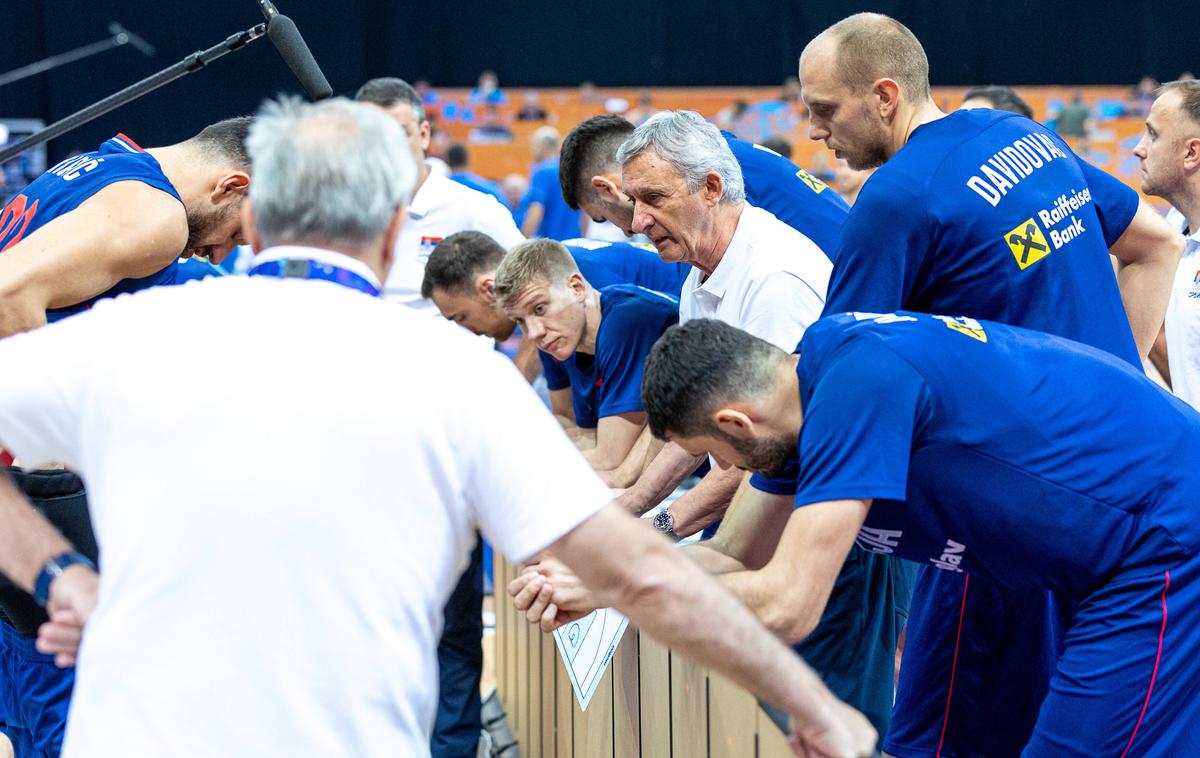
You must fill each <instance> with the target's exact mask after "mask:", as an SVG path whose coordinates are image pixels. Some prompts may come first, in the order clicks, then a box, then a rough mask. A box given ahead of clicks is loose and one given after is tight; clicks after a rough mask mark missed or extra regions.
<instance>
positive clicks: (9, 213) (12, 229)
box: [0, 195, 38, 253]
mask: <svg viewBox="0 0 1200 758" xmlns="http://www.w3.org/2000/svg"><path fill="white" fill-rule="evenodd" d="M37 208H38V201H37V200H34V201H33V205H29V198H27V197H25V196H24V195H17V196H16V197H14V198H13V199H12V202H11V203H9V204H8V205H7V206H5V208H4V212H3V213H0V253H2V252H4V251H5V250H7V249H9V248H10V247H12V246H13V245H15V244H17V243H18V242H20V241H21V238H22V237H24V236H25V230H26V229H28V228H29V223H30V222H31V221H33V215H34V214H35V213H37Z"/></svg>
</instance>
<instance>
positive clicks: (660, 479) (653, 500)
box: [616, 442, 704, 516]
mask: <svg viewBox="0 0 1200 758" xmlns="http://www.w3.org/2000/svg"><path fill="white" fill-rule="evenodd" d="M702 460H704V459H703V458H701V457H698V456H694V455H688V453H687V451H685V450H684V449H683V448H681V447H680V446H679V445H676V444H675V443H673V442H668V443H667V444H666V445H665V446H664V447H663V449H662V450H661V451H659V453H658V455H656V456H654V460H652V461H650V463H649V464H648V465H647V466H646V468H645V470H644V471H642V475H641V476H639V477H638V480H637V483H635V484H634V485H633V486H632V487H630V488H629V489H627V490H625V492H623V493H621V496H620V497H618V498H617V499H616V504H617V505H618V506H620V507H621V508H622V509H624V510H626V511H629V512H630V513H632V514H634V515H636V516H640V515H642V514H643V513H645V512H646V511H648V510H650V509H651V508H653V507H654V506H656V505H658V504H659V503H661V502H662V501H663V500H664V499H666V497H667V495H670V494H671V493H672V492H674V491H675V488H676V487H678V486H679V484H680V483H681V482H682V481H683V480H684V479H687V478H688V476H689V475H690V474H691V473H692V472H693V471H695V470H696V467H697V466H699V465H700V462H701V461H702Z"/></svg>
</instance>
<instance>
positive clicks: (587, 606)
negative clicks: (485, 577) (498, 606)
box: [508, 555, 599, 632]
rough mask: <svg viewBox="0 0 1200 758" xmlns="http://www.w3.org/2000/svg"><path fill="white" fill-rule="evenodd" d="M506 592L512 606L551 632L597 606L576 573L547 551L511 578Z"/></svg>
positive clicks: (544, 630)
mask: <svg viewBox="0 0 1200 758" xmlns="http://www.w3.org/2000/svg"><path fill="white" fill-rule="evenodd" d="M508 594H509V595H510V596H511V597H512V598H513V607H514V608H516V609H517V610H518V611H521V612H523V613H524V614H525V620H526V621H528V622H529V623H531V624H537V625H539V626H540V627H541V629H542V631H543V632H552V631H554V630H555V629H557V628H558V627H560V626H562V625H563V624H567V623H570V622H572V621H575V620H577V619H579V618H580V617H582V616H586V615H587V614H589V613H591V612H592V611H594V610H595V609H596V608H597V607H599V606H598V604H597V603H596V601H595V600H594V599H593V598H592V595H591V592H590V591H589V590H588V589H587V588H586V587H584V586H583V583H582V582H580V581H579V577H577V576H575V574H574V573H572V572H571V570H570V569H568V568H567V567H566V566H564V565H563V564H562V563H561V562H560V561H558V560H557V559H555V558H552V557H550V556H548V555H544V556H542V560H540V561H539V562H538V563H536V564H533V565H530V566H529V567H528V568H526V570H525V572H524V573H523V574H521V575H520V576H518V577H517V578H516V579H514V580H513V581H512V582H510V583H509V585H508Z"/></svg>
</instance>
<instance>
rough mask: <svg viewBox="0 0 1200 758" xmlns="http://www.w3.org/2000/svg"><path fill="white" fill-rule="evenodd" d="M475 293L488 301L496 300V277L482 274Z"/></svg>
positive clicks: (476, 283)
mask: <svg viewBox="0 0 1200 758" xmlns="http://www.w3.org/2000/svg"><path fill="white" fill-rule="evenodd" d="M475 291H476V292H478V293H479V294H480V295H483V297H484V298H485V299H487V300H495V299H496V275H495V274H494V273H493V274H490V275H489V274H480V275H479V278H478V279H477V280H476V282H475Z"/></svg>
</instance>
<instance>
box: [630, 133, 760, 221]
mask: <svg viewBox="0 0 1200 758" xmlns="http://www.w3.org/2000/svg"><path fill="white" fill-rule="evenodd" d="M651 148H653V149H654V152H656V153H658V157H660V158H662V159H663V160H665V161H666V162H668V163H670V164H671V165H672V166H674V167H675V169H676V170H677V171H678V172H679V173H680V174H682V175H683V177H684V179H686V180H687V184H688V189H689V190H691V191H692V192H695V191H696V190H698V189H700V188H701V187H702V186H704V181H705V179H706V178H707V177H708V173H709V172H710V171H715V172H716V173H717V175H718V176H720V177H721V181H722V183H723V184H724V186H725V190H724V192H723V193H722V194H721V201H722V202H724V203H728V204H730V205H735V204H737V203H740V202H742V201H744V200H745V199H746V187H745V184H744V182H743V181H742V168H741V166H739V165H738V162H737V159H736V158H734V157H733V151H732V150H730V149H729V144H728V143H727V142H725V138H724V137H722V136H721V132H720V131H719V130H718V129H717V127H715V126H713V125H712V124H710V123H708V122H707V121H705V120H704V117H703V116H701V115H700V114H699V113H696V112H695V111H662V112H660V113H655V114H654V115H653V116H651V117H650V118H649V119H648V120H647V121H646V123H644V124H642V125H641V126H639V127H638V128H637V129H634V130H633V134H631V135H629V139H627V140H625V142H624V143H623V144H622V145H621V147H620V149H618V150H617V163H619V164H621V166H622V167H624V166H626V165H628V164H629V162H630V161H632V160H633V159H634V158H636V157H638V156H639V155H641V154H642V153H644V152H646V151H647V150H649V149H651Z"/></svg>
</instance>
